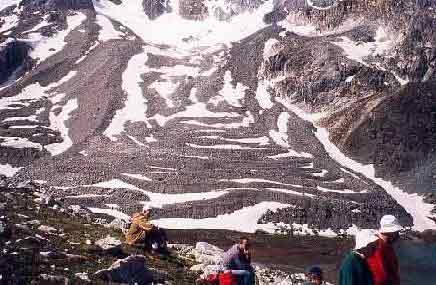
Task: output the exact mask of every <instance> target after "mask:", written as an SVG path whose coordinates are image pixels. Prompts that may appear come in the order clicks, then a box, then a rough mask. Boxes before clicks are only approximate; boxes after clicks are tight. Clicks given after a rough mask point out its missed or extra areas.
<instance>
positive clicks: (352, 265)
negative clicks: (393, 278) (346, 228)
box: [338, 229, 378, 285]
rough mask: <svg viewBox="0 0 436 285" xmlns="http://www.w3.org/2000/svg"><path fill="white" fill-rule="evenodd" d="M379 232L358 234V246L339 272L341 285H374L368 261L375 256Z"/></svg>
mask: <svg viewBox="0 0 436 285" xmlns="http://www.w3.org/2000/svg"><path fill="white" fill-rule="evenodd" d="M376 234H377V232H376V231H374V230H369V229H365V230H360V231H358V232H357V233H356V246H355V248H354V250H353V251H351V252H350V253H349V254H348V255H347V256H346V257H345V259H344V261H343V262H342V265H341V269H340V271H339V283H338V284H339V285H374V279H373V277H372V273H371V271H370V270H369V267H368V264H367V262H366V259H367V258H368V257H370V256H371V255H373V254H374V251H375V249H376V242H377V240H378V237H377V235H376Z"/></svg>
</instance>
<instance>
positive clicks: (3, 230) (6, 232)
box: [0, 221, 11, 238]
mask: <svg viewBox="0 0 436 285" xmlns="http://www.w3.org/2000/svg"><path fill="white" fill-rule="evenodd" d="M10 235H11V232H10V229H9V227H8V225H7V224H6V222H3V221H0V237H6V238H7V237H9V236H10Z"/></svg>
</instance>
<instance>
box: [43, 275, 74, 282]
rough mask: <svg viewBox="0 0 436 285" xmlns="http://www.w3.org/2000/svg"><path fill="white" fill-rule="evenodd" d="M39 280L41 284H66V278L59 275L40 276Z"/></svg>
mask: <svg viewBox="0 0 436 285" xmlns="http://www.w3.org/2000/svg"><path fill="white" fill-rule="evenodd" d="M39 280H40V281H42V282H50V283H55V284H68V278H67V277H65V276H61V275H49V274H40V275H39Z"/></svg>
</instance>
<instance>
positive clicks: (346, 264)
mask: <svg viewBox="0 0 436 285" xmlns="http://www.w3.org/2000/svg"><path fill="white" fill-rule="evenodd" d="M402 229H403V227H402V226H401V225H400V223H399V222H398V220H397V219H396V218H395V217H394V216H392V215H386V216H384V217H382V219H381V220H380V229H379V230H378V231H375V230H370V229H364V230H359V231H358V232H357V233H356V236H355V239H356V240H355V247H354V249H353V250H352V251H351V252H350V253H349V254H348V255H347V256H346V257H345V259H344V261H343V262H342V265H341V268H340V271H339V282H338V284H339V285H399V284H400V278H399V264H398V260H397V256H396V254H395V251H394V248H393V244H394V242H395V241H396V240H398V238H399V232H400V231H401V230H402ZM126 242H127V243H128V244H132V245H133V244H143V245H144V246H145V249H146V250H149V251H151V252H157V253H166V252H167V236H166V234H165V231H164V230H163V229H160V228H158V227H156V226H154V225H152V224H151V223H150V209H145V210H144V211H143V212H142V213H136V214H134V215H133V217H132V223H131V226H130V228H129V230H128V232H127V233H126ZM221 268H222V272H220V273H219V274H218V275H219V280H217V283H218V284H220V285H227V284H229V285H254V284H255V271H254V269H253V267H252V265H251V246H250V241H249V239H248V238H247V237H241V238H240V241H239V243H237V244H235V245H233V246H232V247H231V248H230V249H229V250H227V251H226V252H225V253H224V255H223V259H222V266H221ZM306 279H307V282H306V283H304V285H320V284H324V283H323V282H324V278H323V271H322V269H321V268H320V267H318V266H313V267H311V268H310V269H309V270H308V271H307V272H306Z"/></svg>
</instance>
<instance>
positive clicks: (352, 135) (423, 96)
mask: <svg viewBox="0 0 436 285" xmlns="http://www.w3.org/2000/svg"><path fill="white" fill-rule="evenodd" d="M434 90H435V85H434V84H430V83H429V84H409V85H407V86H406V87H405V88H404V89H402V90H400V91H399V92H398V93H397V94H394V95H391V96H386V97H385V98H382V99H379V100H378V102H377V101H374V100H371V99H368V100H366V101H363V102H361V103H360V104H359V103H356V104H355V105H354V106H352V107H349V108H346V109H344V110H341V111H339V112H337V113H335V114H333V115H332V116H331V117H330V118H329V119H327V120H326V123H325V125H326V126H328V127H329V128H330V129H331V139H332V140H333V141H334V142H335V143H336V144H337V145H339V146H340V147H341V148H342V149H343V150H345V151H346V152H347V153H349V154H352V155H354V156H357V157H360V158H363V159H364V160H365V161H367V162H369V163H371V164H374V166H375V167H376V169H378V170H379V171H380V174H382V175H389V174H393V173H398V172H404V171H408V170H411V169H413V168H415V167H417V166H418V164H419V163H422V162H425V161H427V160H428V158H429V155H430V153H431V152H432V145H431V142H432V137H433V133H432V128H433V127H432V125H433V123H432V117H431V113H432V110H431V108H432V106H435V94H434ZM339 118H340V119H339Z"/></svg>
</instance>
